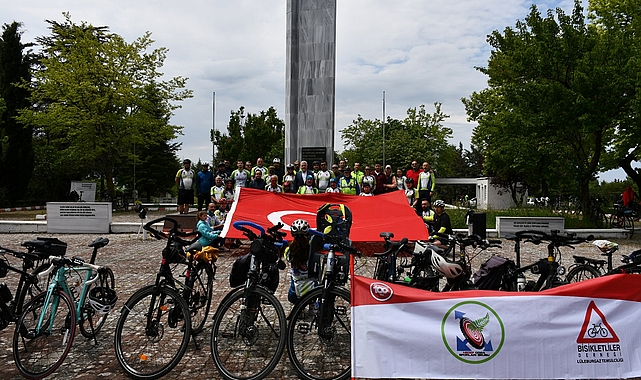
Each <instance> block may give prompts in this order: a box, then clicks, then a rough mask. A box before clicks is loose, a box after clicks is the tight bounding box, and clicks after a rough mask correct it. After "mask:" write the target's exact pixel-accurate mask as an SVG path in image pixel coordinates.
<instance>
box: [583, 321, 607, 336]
mask: <svg viewBox="0 0 641 380" xmlns="http://www.w3.org/2000/svg"><path fill="white" fill-rule="evenodd" d="M587 333H588V336H589V337H590V338H595V337H596V336H597V335H600V336H601V337H602V338H605V337H607V336H608V329H606V328H605V327H603V325H602V324H601V323H593V324H592V327H590V328H589V329H588V331H587Z"/></svg>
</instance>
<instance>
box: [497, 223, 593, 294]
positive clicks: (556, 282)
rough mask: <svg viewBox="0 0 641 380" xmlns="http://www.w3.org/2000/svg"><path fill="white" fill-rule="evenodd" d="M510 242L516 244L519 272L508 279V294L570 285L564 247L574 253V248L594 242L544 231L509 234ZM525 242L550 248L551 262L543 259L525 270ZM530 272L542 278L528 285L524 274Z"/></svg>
mask: <svg viewBox="0 0 641 380" xmlns="http://www.w3.org/2000/svg"><path fill="white" fill-rule="evenodd" d="M506 239H508V240H512V241H514V243H515V244H514V252H515V253H516V260H517V263H516V269H514V270H511V271H510V272H509V273H508V274H507V275H506V277H505V281H504V282H505V284H506V290H509V291H534V292H538V291H542V290H546V289H551V288H555V287H557V286H560V285H565V284H567V283H568V282H567V280H566V277H565V276H564V275H565V274H566V269H565V267H564V266H563V265H561V250H560V247H569V248H572V249H574V245H577V244H580V243H584V242H587V241H591V240H592V239H594V237H593V236H592V235H590V236H588V237H587V238H580V237H577V236H576V235H574V234H567V235H560V234H559V231H558V230H552V231H551V233H550V234H547V233H545V232H542V231H529V230H525V231H518V232H516V233H514V234H507V235H506ZM521 241H523V242H531V243H533V244H535V245H539V244H541V243H542V242H546V241H547V242H548V244H547V258H542V259H540V260H538V261H536V262H534V263H532V264H530V265H526V266H524V267H521V266H520V264H521V257H520V253H521V251H520V245H521ZM527 271H530V272H531V273H532V274H534V275H538V279H537V280H536V281H533V280H530V281H526V279H525V276H524V273H525V272H527Z"/></svg>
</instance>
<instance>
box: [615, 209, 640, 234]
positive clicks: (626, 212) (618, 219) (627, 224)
mask: <svg viewBox="0 0 641 380" xmlns="http://www.w3.org/2000/svg"><path fill="white" fill-rule="evenodd" d="M635 217H638V211H637V210H636V207H624V206H623V205H622V204H619V203H615V204H614V212H613V213H612V215H610V227H612V228H623V229H625V230H627V231H629V232H630V237H632V235H634V218H635Z"/></svg>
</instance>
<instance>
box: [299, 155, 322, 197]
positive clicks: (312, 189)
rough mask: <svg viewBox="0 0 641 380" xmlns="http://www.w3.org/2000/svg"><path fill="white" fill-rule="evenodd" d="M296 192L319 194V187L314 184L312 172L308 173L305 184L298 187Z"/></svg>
mask: <svg viewBox="0 0 641 380" xmlns="http://www.w3.org/2000/svg"><path fill="white" fill-rule="evenodd" d="M303 162H305V161H303ZM302 166H303V165H302V163H301V167H302ZM296 194H318V188H317V187H316V186H315V185H314V176H313V175H312V174H311V172H310V174H308V175H307V178H306V179H305V184H304V185H303V186H299V187H298V190H297V191H296Z"/></svg>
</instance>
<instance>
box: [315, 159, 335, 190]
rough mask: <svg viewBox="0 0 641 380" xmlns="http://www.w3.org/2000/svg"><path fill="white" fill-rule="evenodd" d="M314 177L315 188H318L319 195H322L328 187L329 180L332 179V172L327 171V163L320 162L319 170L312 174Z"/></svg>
mask: <svg viewBox="0 0 641 380" xmlns="http://www.w3.org/2000/svg"><path fill="white" fill-rule="evenodd" d="M314 177H316V187H318V192H319V193H324V192H325V189H327V188H328V187H329V180H330V179H331V178H332V172H330V171H329V170H327V161H322V162H321V163H320V170H319V171H318V172H316V173H314Z"/></svg>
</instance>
